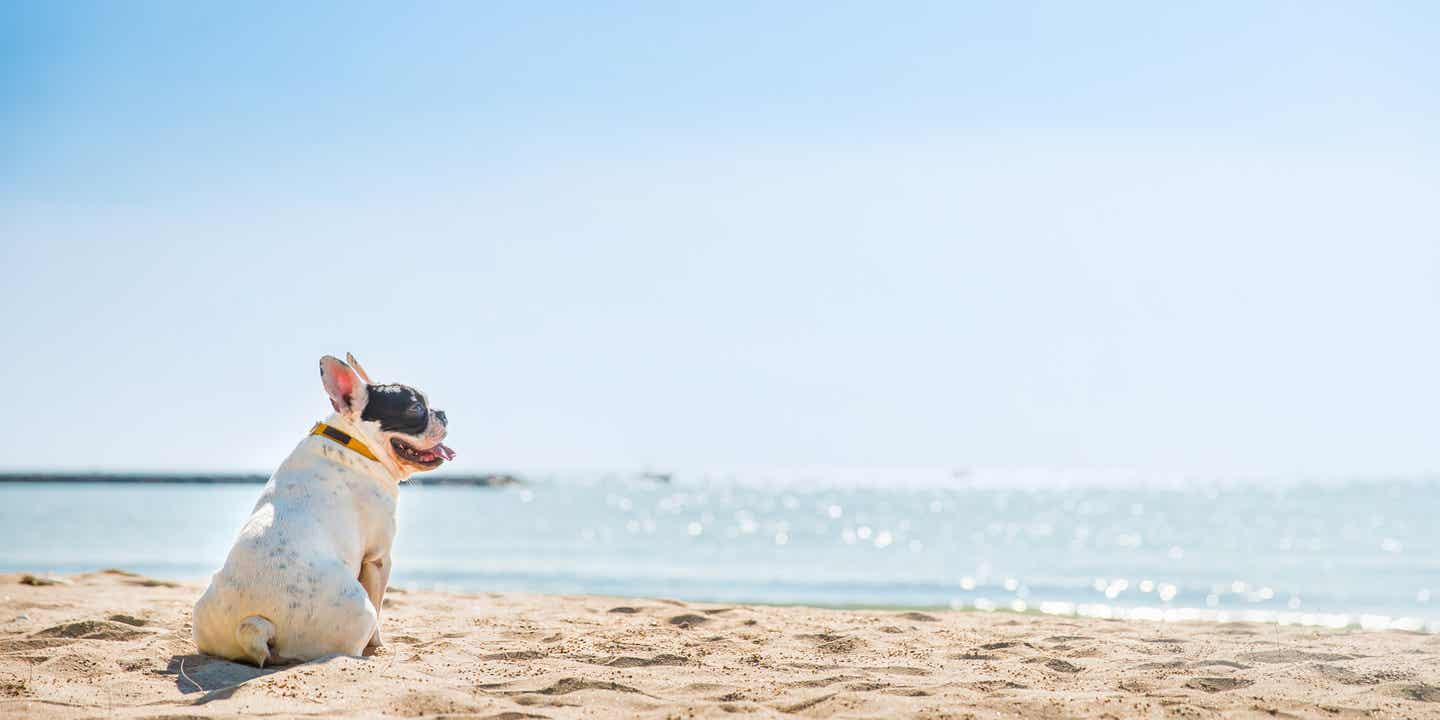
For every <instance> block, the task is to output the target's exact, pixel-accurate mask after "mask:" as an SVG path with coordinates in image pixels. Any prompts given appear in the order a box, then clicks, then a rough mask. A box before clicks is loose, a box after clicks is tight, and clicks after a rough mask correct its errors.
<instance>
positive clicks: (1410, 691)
mask: <svg viewBox="0 0 1440 720" xmlns="http://www.w3.org/2000/svg"><path fill="white" fill-rule="evenodd" d="M1382 692H1384V693H1385V694H1386V695H1389V696H1391V697H1397V698H1400V699H1402V700H1413V701H1415V702H1427V703H1440V687H1436V686H1434V685H1425V684H1422V683H1405V684H1403V685H1389V686H1387V687H1385V688H1384V689H1383V690H1382Z"/></svg>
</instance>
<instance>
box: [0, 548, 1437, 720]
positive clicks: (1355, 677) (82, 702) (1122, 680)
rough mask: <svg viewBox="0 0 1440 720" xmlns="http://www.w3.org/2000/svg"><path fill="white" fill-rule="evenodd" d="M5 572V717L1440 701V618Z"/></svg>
mask: <svg viewBox="0 0 1440 720" xmlns="http://www.w3.org/2000/svg"><path fill="white" fill-rule="evenodd" d="M23 580H24V577H23V576H21V575H0V717H5V718H11V717H15V718H169V719H170V720H178V719H180V718H211V717H236V716H237V715H240V716H246V715H252V714H253V715H265V716H269V717H339V718H377V717H447V718H471V719H478V718H492V719H495V720H500V719H507V720H520V719H522V718H557V719H558V718H594V717H644V718H690V717H711V718H722V717H723V718H736V717H791V716H798V717H843V718H935V719H938V718H972V717H973V718H995V717H1003V718H1008V717H1027V718H1029V717H1036V718H1132V717H1143V718H1211V717H1227V718H1230V717H1238V718H1249V717H1254V718H1275V717H1280V718H1288V717H1304V718H1310V717H1315V718H1426V717H1436V718H1440V636H1437V635H1430V634H1420V633H1410V632H1403V631H1385V632H1368V631H1343V630H1317V629H1314V628H1298V627H1279V628H1277V627H1275V626H1273V625H1256V624H1225V625H1215V624H1204V623H1173V624H1166V623H1150V622H1122V621H1111V620H1097V619H1077V618H1062V617H1050V616H1037V615H1017V614H1009V613H980V612H896V611H882V610H825V609H814V608H804V607H763V606H746V605H710V604H703V603H684V602H679V601H672V600H623V599H616V598H605V597H590V596H586V597H566V596H546V595H524V594H509V593H506V594H491V593H479V594H453V593H437V592H401V591H395V592H392V594H391V595H390V596H389V597H388V598H387V603H386V605H387V607H386V609H385V614H384V618H383V623H384V632H385V639H386V643H387V644H386V647H384V648H382V649H381V650H380V651H379V652H378V653H376V654H375V655H374V656H372V657H368V658H354V657H334V658H329V659H325V660H321V661H316V662H312V663H306V664H303V665H296V666H290V667H281V668H267V669H265V670H263V671H262V670H258V669H256V668H254V667H250V666H246V665H238V664H235V663H230V662H225V661H222V660H215V659H212V658H207V657H204V656H201V655H197V654H196V653H195V646H194V644H193V643H192V642H191V640H190V624H189V620H190V605H191V603H193V602H194V600H195V598H196V597H197V596H198V595H199V593H200V591H201V590H202V588H201V587H200V586H198V585H186V584H175V583H168V582H164V581H156V580H150V579H147V578H143V577H140V576H136V575H132V574H129V573H123V572H120V571H107V572H98V573H89V574H85V575H78V576H72V577H67V578H63V579H62V580H63V582H61V583H60V584H40V585H31V584H24V583H23V582H22V581H23Z"/></svg>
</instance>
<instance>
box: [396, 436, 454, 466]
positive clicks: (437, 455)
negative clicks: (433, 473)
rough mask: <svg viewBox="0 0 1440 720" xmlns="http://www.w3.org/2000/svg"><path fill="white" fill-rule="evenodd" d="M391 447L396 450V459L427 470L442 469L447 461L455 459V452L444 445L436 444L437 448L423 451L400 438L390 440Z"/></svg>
mask: <svg viewBox="0 0 1440 720" xmlns="http://www.w3.org/2000/svg"><path fill="white" fill-rule="evenodd" d="M390 447H391V448H393V449H394V450H395V456H396V457H398V458H400V459H401V460H404V461H405V462H408V463H410V464H412V465H417V466H419V467H421V468H424V469H426V470H431V469H434V468H437V467H440V464H441V463H443V462H445V461H446V460H454V459H455V451H454V450H451V449H450V448H448V447H445V444H444V443H435V447H432V448H430V449H429V450H421V449H420V448H417V447H415V446H414V445H411V444H410V443H407V442H405V441H404V440H401V439H400V438H390Z"/></svg>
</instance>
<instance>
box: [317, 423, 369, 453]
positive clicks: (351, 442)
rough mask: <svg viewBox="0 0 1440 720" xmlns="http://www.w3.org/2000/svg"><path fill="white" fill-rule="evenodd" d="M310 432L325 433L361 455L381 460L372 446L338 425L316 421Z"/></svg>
mask: <svg viewBox="0 0 1440 720" xmlns="http://www.w3.org/2000/svg"><path fill="white" fill-rule="evenodd" d="M310 434H311V435H324V436H325V437H327V438H330V439H331V440H334V441H335V442H337V443H340V444H341V445H344V446H345V447H347V448H350V449H351V450H354V451H355V452H357V453H360V454H361V455H364V456H365V457H367V458H370V459H371V460H374V461H375V462H380V458H377V457H375V453H373V452H370V448H368V447H366V446H365V443H363V442H360V439H359V438H355V437H351V436H350V433H347V432H343V431H341V430H340V429H338V428H336V427H333V426H330V425H326V424H325V423H323V422H317V423H315V427H313V428H310Z"/></svg>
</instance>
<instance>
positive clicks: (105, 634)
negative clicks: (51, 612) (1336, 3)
mask: <svg viewBox="0 0 1440 720" xmlns="http://www.w3.org/2000/svg"><path fill="white" fill-rule="evenodd" d="M149 634H150V633H147V632H144V631H141V630H136V629H135V628H134V627H132V626H130V625H126V624H123V623H118V622H111V621H109V620H81V621H79V622H72V623H65V624H63V625H56V626H54V627H48V628H45V629H44V630H40V631H38V632H36V633H35V634H34V635H33V637H37V638H71V639H75V640H133V639H135V638H137V637H144V636H146V635H149Z"/></svg>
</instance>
